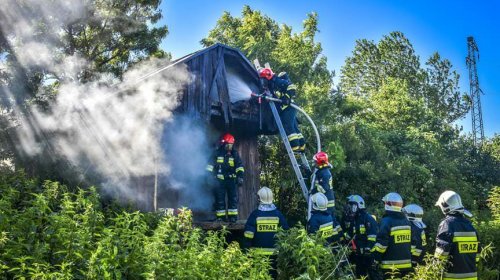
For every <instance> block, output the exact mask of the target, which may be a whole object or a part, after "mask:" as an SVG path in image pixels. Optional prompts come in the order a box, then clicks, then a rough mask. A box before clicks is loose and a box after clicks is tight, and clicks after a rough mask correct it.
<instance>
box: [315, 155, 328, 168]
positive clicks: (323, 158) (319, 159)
mask: <svg viewBox="0 0 500 280" xmlns="http://www.w3.org/2000/svg"><path fill="white" fill-rule="evenodd" d="M313 159H314V161H315V162H316V164H317V165H323V164H327V163H328V155H327V154H326V153H325V152H318V153H317V154H315V155H314V157H313Z"/></svg>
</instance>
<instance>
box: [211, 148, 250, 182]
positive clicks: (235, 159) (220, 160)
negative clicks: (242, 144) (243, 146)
mask: <svg viewBox="0 0 500 280" xmlns="http://www.w3.org/2000/svg"><path fill="white" fill-rule="evenodd" d="M206 169H207V171H208V172H211V173H213V174H214V176H215V177H216V178H217V179H219V180H230V179H236V178H243V174H244V172H245V169H244V168H243V163H242V162H241V158H240V156H239V155H238V152H237V151H236V150H234V149H233V150H231V152H229V153H228V152H227V151H226V150H225V149H224V146H221V147H220V148H219V149H217V150H216V151H215V153H214V154H213V155H212V157H211V158H210V162H209V163H208V164H207V168H206Z"/></svg>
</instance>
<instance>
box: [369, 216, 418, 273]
mask: <svg viewBox="0 0 500 280" xmlns="http://www.w3.org/2000/svg"><path fill="white" fill-rule="evenodd" d="M371 252H372V254H373V258H374V259H375V260H376V261H378V262H380V268H381V269H382V270H392V269H393V268H396V269H398V270H399V271H408V270H410V269H411V225H410V221H408V220H407V219H406V217H405V215H404V214H403V213H401V212H393V211H386V212H385V215H384V217H383V218H382V220H381V221H380V227H379V231H378V233H377V238H376V240H375V245H373V248H372V249H371Z"/></svg>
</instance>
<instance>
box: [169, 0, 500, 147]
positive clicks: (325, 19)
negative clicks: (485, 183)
mask: <svg viewBox="0 0 500 280" xmlns="http://www.w3.org/2000/svg"><path fill="white" fill-rule="evenodd" d="M245 4H248V5H249V6H250V7H252V9H255V10H260V11H262V12H263V13H264V14H266V15H268V16H270V17H271V18H273V19H274V20H276V21H277V22H279V23H285V24H287V25H290V26H292V27H293V30H295V31H296V32H298V31H300V30H301V29H302V21H303V20H304V19H305V17H306V15H307V13H310V12H316V13H318V16H319V29H320V33H319V34H318V36H317V40H318V41H319V42H321V44H322V46H323V54H324V55H325V56H326V57H327V58H328V67H329V68H330V70H336V72H337V73H340V72H339V71H340V68H341V66H342V65H343V64H344V61H345V58H346V57H347V56H349V55H350V54H351V52H352V50H353V48H354V45H355V41H356V40H357V39H360V38H366V39H370V40H374V41H378V40H379V39H380V38H381V37H382V36H383V35H385V34H388V33H389V32H391V31H402V32H403V33H404V34H405V35H406V36H407V37H408V38H409V39H410V41H411V42H412V44H413V46H414V48H415V50H416V52H417V54H418V55H419V56H420V58H421V63H422V64H423V63H425V60H427V58H428V57H429V56H430V55H431V54H432V53H434V52H435V51H438V52H439V53H440V54H441V56H442V57H444V58H447V59H449V60H450V61H451V62H452V64H453V65H454V67H455V69H456V70H457V72H458V73H459V74H460V75H461V79H460V86H461V90H462V91H464V92H468V91H469V81H468V72H467V66H466V64H465V57H466V56H467V41H466V38H467V36H469V35H472V36H474V38H475V40H476V42H477V44H478V46H479V52H480V61H479V63H478V76H479V83H480V85H481V88H482V90H483V92H484V93H485V94H484V95H483V96H481V98H482V99H481V101H482V102H481V103H482V106H483V120H484V128H485V134H486V136H488V137H491V136H493V135H494V134H495V133H500V74H499V73H500V50H499V48H500V16H499V15H500V1H498V0H497V1H494V0H490V1H470V0H469V1H462V0H458V1H436V0H435V1H428V0H420V1H403V0H393V1H382V0H372V1H367V0H366V1H331V0H330V1H327V0H312V1H307V0H303V1H270V0H268V1H240V0H212V1H202V0H195V1H194V0H193V1H187V0H184V1H179V0H174V1H167V0H164V1H163V3H162V5H161V9H162V11H163V19H162V23H163V24H167V25H168V27H169V30H170V34H169V35H168V37H167V38H166V39H165V40H164V41H163V42H162V47H163V48H164V49H165V50H166V51H169V52H171V53H172V55H173V57H174V58H177V57H180V56H183V55H185V54H188V53H191V52H193V51H196V50H198V49H200V48H201V45H200V43H199V41H200V40H201V39H202V38H203V37H205V36H206V35H207V34H208V32H209V30H210V29H212V28H213V27H214V26H215V24H216V21H217V19H218V18H219V17H220V16H221V15H222V13H223V12H224V11H228V12H230V13H231V14H232V15H233V16H240V15H241V10H242V8H243V5H245ZM458 124H459V125H462V126H463V127H464V132H465V133H467V132H469V131H470V129H471V121H470V117H467V118H465V119H463V120H461V121H460V122H459V123H458Z"/></svg>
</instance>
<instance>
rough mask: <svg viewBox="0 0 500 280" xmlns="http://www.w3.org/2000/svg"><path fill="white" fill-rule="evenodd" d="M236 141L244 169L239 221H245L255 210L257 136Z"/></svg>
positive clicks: (257, 168) (257, 174) (257, 165)
mask: <svg viewBox="0 0 500 280" xmlns="http://www.w3.org/2000/svg"><path fill="white" fill-rule="evenodd" d="M237 141H238V143H239V144H238V147H237V150H238V153H239V154H240V156H241V159H242V161H243V165H244V167H245V179H244V180H245V182H244V184H243V186H242V187H241V188H240V189H239V194H240V201H239V209H238V211H239V219H243V220H246V219H247V217H248V216H249V215H250V213H251V212H252V211H253V210H255V209H256V208H257V204H258V203H257V191H258V190H259V186H260V161H259V151H258V149H257V136H249V137H244V138H241V139H237Z"/></svg>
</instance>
